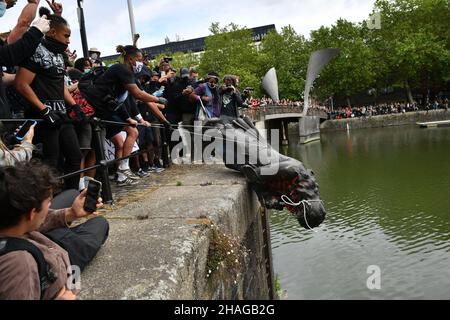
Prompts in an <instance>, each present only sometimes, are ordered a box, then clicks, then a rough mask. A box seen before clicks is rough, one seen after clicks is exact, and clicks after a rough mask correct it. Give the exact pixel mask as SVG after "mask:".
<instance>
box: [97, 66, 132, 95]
mask: <svg viewBox="0 0 450 320" xmlns="http://www.w3.org/2000/svg"><path fill="white" fill-rule="evenodd" d="M135 83H136V79H135V77H134V74H133V73H132V72H131V71H130V69H128V67H127V66H126V65H125V64H115V65H113V66H111V67H109V68H108V70H106V72H105V73H104V74H103V75H102V76H101V77H100V79H98V80H97V82H96V83H95V87H96V88H97V89H98V90H100V91H101V92H102V93H103V94H105V95H106V94H111V95H112V96H113V97H114V98H119V97H121V96H122V95H124V94H125V92H126V91H127V89H126V88H125V86H126V85H129V84H135Z"/></svg>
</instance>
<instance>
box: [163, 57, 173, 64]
mask: <svg viewBox="0 0 450 320" xmlns="http://www.w3.org/2000/svg"><path fill="white" fill-rule="evenodd" d="M163 60H164V62H165V63H170V62H171V61H172V60H173V58H169V57H164V58H163Z"/></svg>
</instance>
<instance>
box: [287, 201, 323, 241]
mask: <svg viewBox="0 0 450 320" xmlns="http://www.w3.org/2000/svg"><path fill="white" fill-rule="evenodd" d="M281 200H282V201H283V202H284V203H285V204H286V205H288V206H291V207H299V206H301V205H303V215H304V218H305V222H306V225H307V226H308V228H309V230H311V231H314V232H317V231H316V230H314V229H313V228H311V226H310V225H309V223H308V219H307V218H306V205H307V204H308V205H311V202H321V203H323V201H322V200H302V201H300V202H298V203H295V202H294V201H292V200H291V198H289V197H288V196H286V195H283V196H281Z"/></svg>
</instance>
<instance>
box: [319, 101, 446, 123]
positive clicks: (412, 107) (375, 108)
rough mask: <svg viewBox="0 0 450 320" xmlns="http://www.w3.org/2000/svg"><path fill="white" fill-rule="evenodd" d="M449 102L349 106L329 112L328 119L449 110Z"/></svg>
mask: <svg viewBox="0 0 450 320" xmlns="http://www.w3.org/2000/svg"><path fill="white" fill-rule="evenodd" d="M448 108H449V100H448V99H443V100H436V101H434V102H432V103H431V102H430V103H426V104H425V105H424V106H421V105H420V104H418V103H408V102H395V103H383V104H377V105H368V106H360V107H354V108H351V107H349V106H346V107H339V108H337V109H336V110H328V108H325V109H326V112H327V114H328V119H330V120H339V119H350V118H366V117H373V116H381V115H388V114H404V113H409V112H417V111H430V110H448Z"/></svg>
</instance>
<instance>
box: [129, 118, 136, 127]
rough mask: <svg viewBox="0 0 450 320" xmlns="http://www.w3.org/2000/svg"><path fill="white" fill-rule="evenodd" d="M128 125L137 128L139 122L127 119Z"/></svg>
mask: <svg viewBox="0 0 450 320" xmlns="http://www.w3.org/2000/svg"><path fill="white" fill-rule="evenodd" d="M127 122H128V124H130V125H131V126H132V127H134V128H136V127H137V125H138V122H137V121H136V120H133V119H131V118H129V119H127Z"/></svg>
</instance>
